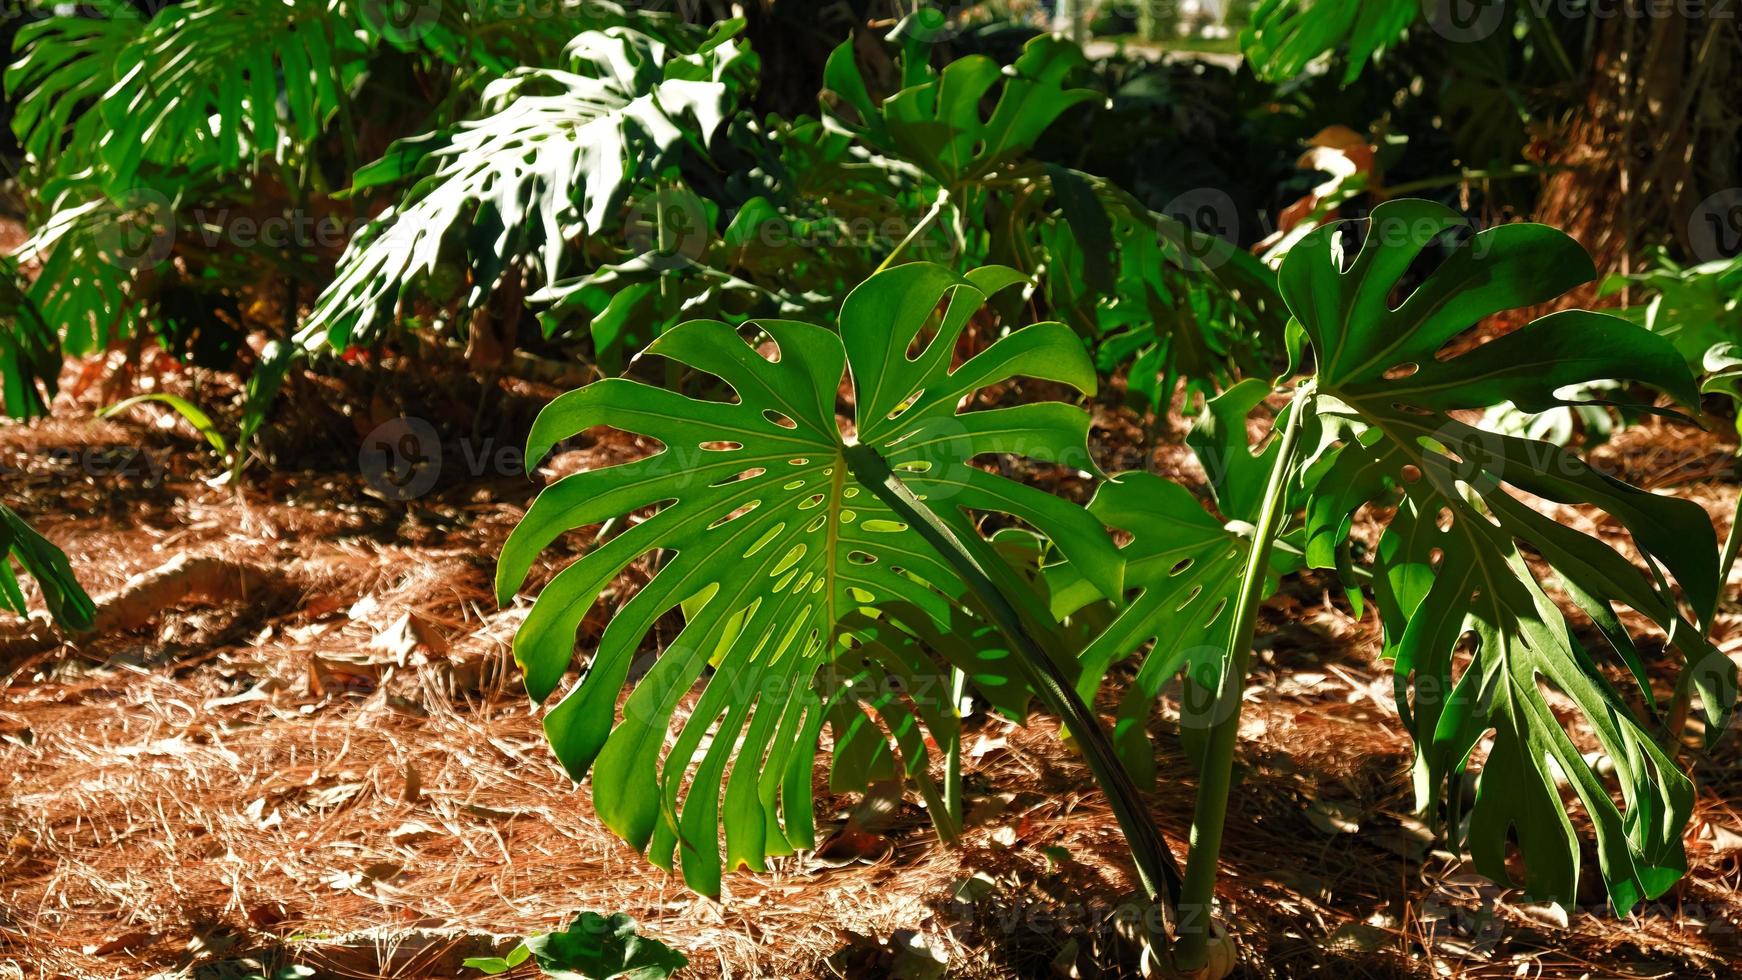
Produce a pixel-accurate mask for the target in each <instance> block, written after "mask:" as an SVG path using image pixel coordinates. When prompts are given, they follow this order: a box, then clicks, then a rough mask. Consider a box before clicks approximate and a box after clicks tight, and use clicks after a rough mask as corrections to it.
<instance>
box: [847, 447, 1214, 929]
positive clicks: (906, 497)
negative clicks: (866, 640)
mask: <svg viewBox="0 0 1742 980" xmlns="http://www.w3.org/2000/svg"><path fill="white" fill-rule="evenodd" d="M843 455H844V458H845V460H846V463H847V466H848V467H849V468H850V469H851V470H852V471H853V474H854V475H855V476H857V477H858V478H859V479H860V480H862V481H863V482H864V483H865V485H866V486H868V487H870V488H871V492H872V493H873V494H875V495H876V497H877V499H879V500H881V501H882V502H883V503H884V504H886V505H888V506H889V508H890V509H891V510H893V511H895V513H896V514H897V515H898V516H900V517H901V518H902V519H903V520H905V521H907V522H908V524H909V525H910V526H912V527H913V529H914V530H916V531H918V532H919V534H920V536H921V537H923V538H925V539H926V541H927V542H928V543H929V544H931V546H932V547H934V548H936V549H937V551H938V553H939V555H941V556H942V557H943V558H944V559H945V560H946V561H948V562H949V563H950V565H951V567H953V568H954V569H955V570H956V573H957V574H958V575H960V576H961V577H962V581H964V582H965V583H967V585H968V587H969V588H970V589H972V590H973V592H974V594H975V595H977V596H979V597H980V599H981V600H983V601H984V602H985V604H986V607H987V609H988V610H989V611H990V612H991V614H992V618H993V620H994V622H995V623H996V625H997V626H998V628H999V630H1000V631H1002V632H1003V633H1004V635H1005V636H1006V637H1007V638H1008V639H1009V640H1010V642H1011V645H1012V646H1013V647H1014V649H1015V651H1016V653H1017V654H1018V657H1017V661H1018V663H1020V664H1021V665H1022V668H1023V670H1024V672H1025V674H1027V678H1028V680H1029V682H1030V684H1031V685H1032V686H1033V689H1034V691H1035V693H1036V694H1037V695H1038V696H1039V697H1040V699H1041V701H1042V702H1044V703H1045V704H1046V706H1047V707H1048V708H1049V709H1050V710H1052V711H1053V712H1055V713H1056V714H1057V715H1058V716H1059V718H1060V720H1062V721H1063V722H1064V724H1065V727H1066V728H1067V729H1068V730H1069V731H1070V733H1071V735H1072V737H1074V738H1075V739H1076V740H1077V744H1078V746H1079V747H1080V748H1081V749H1082V753H1083V759H1084V761H1085V762H1087V763H1088V766H1089V771H1090V772H1091V773H1093V774H1094V776H1095V781H1096V782H1097V783H1099V784H1100V786H1101V790H1102V792H1104V793H1106V794H1107V802H1108V803H1109V804H1110V805H1111V807H1112V810H1113V815H1114V817H1115V818H1117V819H1118V821H1119V826H1120V829H1122V830H1123V831H1124V832H1125V841H1126V844H1127V845H1128V846H1129V847H1130V848H1131V857H1132V860H1133V862H1134V863H1135V864H1136V866H1137V877H1138V880H1139V882H1140V883H1141V885H1142V887H1143V891H1144V894H1145V896H1146V897H1147V898H1148V899H1149V901H1150V902H1152V903H1154V904H1155V905H1156V906H1158V907H1160V909H1161V910H1162V911H1163V913H1164V915H1165V917H1166V919H1167V920H1169V921H1177V919H1178V916H1177V914H1176V912H1175V910H1176V909H1177V907H1178V904H1179V896H1180V883H1181V875H1180V870H1179V864H1178V863H1177V862H1176V861H1175V860H1174V856H1173V852H1172V851H1170V850H1169V849H1168V846H1167V842H1166V841H1164V840H1163V839H1162V837H1161V832H1160V831H1159V830H1158V829H1157V828H1156V826H1155V823H1154V821H1153V820H1151V819H1150V816H1149V811H1148V808H1147V807H1146V806H1145V805H1144V802H1143V797H1142V795H1141V794H1140V793H1139V792H1138V790H1137V784H1136V783H1134V782H1132V779H1131V775H1130V774H1129V773H1128V772H1126V771H1125V766H1124V764H1123V763H1121V762H1120V761H1119V757H1118V756H1117V755H1116V754H1115V752H1114V749H1113V741H1112V739H1111V738H1110V737H1109V736H1108V734H1107V730H1106V728H1105V727H1103V726H1102V724H1101V720H1100V719H1099V718H1097V717H1096V716H1095V713H1094V711H1093V710H1091V709H1090V707H1089V706H1088V705H1087V704H1085V703H1084V702H1083V699H1082V698H1080V697H1078V696H1077V692H1076V689H1075V687H1074V685H1073V684H1072V683H1071V679H1070V678H1069V677H1066V676H1065V674H1064V672H1063V671H1062V670H1061V669H1060V668H1059V665H1058V662H1057V661H1055V660H1054V659H1053V658H1052V657H1051V656H1049V655H1048V653H1047V651H1046V650H1045V649H1044V648H1043V647H1042V645H1041V642H1040V641H1039V640H1037V639H1036V638H1035V636H1034V634H1033V633H1032V632H1031V631H1030V630H1029V629H1028V628H1027V627H1026V626H1024V625H1023V620H1022V615H1021V613H1020V612H1019V611H1018V610H1017V606H1016V604H1015V603H1014V602H1013V601H1012V600H1011V598H1010V597H1009V596H1007V595H1006V594H1005V593H1004V591H1003V590H1002V589H1000V588H999V587H998V586H997V585H996V584H995V583H994V582H993V580H992V578H991V577H990V576H989V575H988V574H987V572H986V570H985V569H984V568H983V567H982V564H981V560H980V558H978V557H976V556H975V555H974V553H973V552H971V551H970V550H969V549H968V546H967V545H966V544H965V543H964V542H963V541H962V539H961V538H960V537H958V536H957V535H956V533H955V531H954V530H952V529H951V528H950V527H949V525H947V524H945V523H944V521H943V519H942V518H940V517H939V516H938V514H937V512H936V511H933V510H932V509H931V508H930V507H929V506H927V505H926V504H925V503H924V502H923V501H921V500H920V499H919V498H918V497H916V496H914V494H913V492H912V491H911V490H909V489H908V488H907V485H906V484H904V483H902V482H901V479H900V478H899V477H897V476H896V475H895V473H894V472H892V471H891V470H890V468H889V464H888V462H887V461H886V460H884V459H883V457H882V456H881V455H880V454H879V453H878V452H877V450H876V449H874V448H873V447H871V446H866V445H860V444H853V445H848V446H847V447H846V448H845V450H844V453H843ZM1166 924H1167V923H1165V922H1162V921H1158V920H1156V919H1154V918H1153V917H1147V918H1146V920H1145V923H1144V925H1145V929H1146V931H1147V932H1148V934H1149V938H1150V942H1151V944H1152V945H1153V946H1154V947H1155V948H1156V949H1157V950H1165V949H1166V948H1167V945H1168V938H1167V932H1166V929H1165V925H1166Z"/></svg>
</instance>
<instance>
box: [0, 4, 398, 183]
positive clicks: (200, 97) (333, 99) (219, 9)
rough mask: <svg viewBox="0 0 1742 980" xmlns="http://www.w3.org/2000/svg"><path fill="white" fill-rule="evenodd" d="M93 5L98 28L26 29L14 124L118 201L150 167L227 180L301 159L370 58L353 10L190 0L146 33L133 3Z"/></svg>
mask: <svg viewBox="0 0 1742 980" xmlns="http://www.w3.org/2000/svg"><path fill="white" fill-rule="evenodd" d="M98 6H99V7H100V8H103V9H104V17H103V18H101V19H95V20H93V19H90V18H85V17H81V16H78V15H76V14H73V13H69V14H67V15H66V16H56V17H52V18H49V19H47V20H44V21H41V22H39V23H36V24H32V25H30V26H28V27H26V28H24V29H23V30H22V31H21V32H20V43H21V46H23V47H24V48H25V51H26V54H25V57H24V58H22V59H21V60H20V61H19V63H18V64H17V65H16V66H15V67H14V69H13V75H12V76H11V77H12V78H13V80H14V81H15V82H16V83H17V84H18V85H19V87H20V88H21V90H23V91H25V92H26V93H27V96H26V98H25V100H24V110H25V111H24V112H23V113H21V115H20V117H19V119H18V120H17V121H16V123H15V125H16V127H17V128H18V131H19V133H20V135H21V137H22V139H23V142H24V143H25V145H26V146H27V147H29V148H30V150H31V152H32V153H33V155H36V156H37V157H39V158H41V159H49V158H52V157H54V156H58V155H60V154H62V153H66V154H69V155H70V159H69V163H70V164H71V165H72V166H73V167H75V168H80V169H82V168H84V167H90V168H91V170H92V173H93V174H94V175H96V176H98V177H100V178H101V180H102V183H103V186H104V188H105V189H106V190H107V191H108V192H109V194H110V196H111V197H113V198H116V199H117V200H119V199H120V198H121V197H122V196H123V195H125V194H126V193H128V192H130V191H132V190H134V189H135V188H136V186H137V185H138V178H139V175H140V172H141V170H142V169H143V168H145V167H147V166H157V167H165V168H171V167H179V168H186V169H189V170H202V169H209V170H212V171H214V172H218V173H223V172H226V171H231V170H235V169H238V168H241V167H243V166H244V165H246V164H248V163H250V162H251V161H253V160H254V159H255V158H256V157H259V156H262V155H271V156H275V157H276V158H278V159H281V160H282V159H286V158H287V157H289V156H291V155H292V154H300V153H302V152H304V150H305V149H306V148H307V147H309V146H310V145H311V144H312V143H313V142H314V141H315V140H316V139H318V138H319V137H320V135H321V134H322V132H323V131H324V129H325V127H326V123H327V121H328V119H329V118H330V117H332V116H333V115H334V114H336V113H337V112H339V111H340V108H341V106H342V105H343V104H344V94H343V89H344V87H345V86H346V85H347V84H348V83H349V82H350V81H351V80H354V79H355V78H356V76H357V75H358V74H359V73H360V72H361V71H362V69H363V58H364V57H365V56H366V55H367V54H368V50H369V47H368V44H367V43H365V41H364V40H361V38H366V37H367V35H366V33H363V32H359V31H358V30H357V29H356V27H355V26H354V22H355V21H356V19H357V16H358V12H357V10H356V9H355V5H354V4H351V3H349V2H346V0H222V2H214V0H191V2H188V3H180V4H173V5H169V6H166V7H163V8H162V9H160V10H159V11H158V12H157V13H156V15H155V16H153V17H152V18H151V19H150V20H149V21H146V22H144V23H143V24H141V23H140V22H139V20H138V17H137V16H136V15H135V14H134V12H133V10H132V9H131V8H130V7H129V6H128V5H127V4H125V3H119V2H105V3H100V4H98ZM94 95H97V96H100V101H99V102H98V104H97V105H96V106H95V107H93V108H92V109H91V111H89V112H85V113H83V114H78V115H76V113H77V112H78V109H79V106H80V104H81V103H82V102H84V101H85V100H86V99H89V98H91V97H92V96H94ZM69 122H70V125H71V127H72V132H73V136H74V139H73V140H71V141H70V142H69V143H68V144H67V145H66V146H65V148H64V149H63V148H62V147H61V146H60V145H59V137H60V134H61V132H62V131H63V130H64V129H66V128H67V127H68V125H69Z"/></svg>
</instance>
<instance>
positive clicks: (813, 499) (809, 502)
mask: <svg viewBox="0 0 1742 980" xmlns="http://www.w3.org/2000/svg"><path fill="white" fill-rule="evenodd" d="M822 502H823V495H822V494H820V493H813V494H811V495H810V496H808V497H806V498H804V501H803V502H802V503H800V504H799V505H798V509H799V510H810V509H811V508H813V507H816V506H819V505H820V504H822Z"/></svg>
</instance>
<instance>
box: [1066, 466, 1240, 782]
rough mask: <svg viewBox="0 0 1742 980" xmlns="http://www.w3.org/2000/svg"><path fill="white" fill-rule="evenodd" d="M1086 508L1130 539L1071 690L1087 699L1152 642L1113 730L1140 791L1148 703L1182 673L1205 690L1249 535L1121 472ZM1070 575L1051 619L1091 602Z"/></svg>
mask: <svg viewBox="0 0 1742 980" xmlns="http://www.w3.org/2000/svg"><path fill="white" fill-rule="evenodd" d="M1089 512H1090V513H1092V514H1094V515H1095V517H1097V518H1098V519H1100V520H1101V521H1102V522H1103V523H1105V524H1107V525H1109V526H1111V527H1116V528H1119V529H1120V530H1122V531H1125V532H1127V533H1128V534H1130V536H1131V542H1130V543H1129V544H1127V545H1126V546H1125V547H1124V548H1123V549H1121V551H1120V557H1122V558H1123V559H1124V560H1125V588H1126V590H1127V593H1126V594H1127V599H1126V601H1125V602H1124V603H1123V605H1122V606H1121V608H1120V610H1119V613H1118V616H1117V618H1115V619H1114V620H1113V622H1112V623H1111V624H1110V625H1108V627H1107V628H1106V630H1105V631H1103V632H1102V633H1101V634H1100V635H1099V636H1097V637H1095V639H1094V641H1093V642H1091V643H1090V644H1089V645H1088V646H1087V647H1086V648H1084V649H1083V652H1082V654H1081V658H1080V671H1081V673H1080V674H1079V675H1078V681H1077V693H1078V694H1080V695H1081V696H1082V697H1083V698H1084V699H1085V700H1088V699H1090V698H1092V697H1093V696H1094V694H1095V692H1096V691H1097V690H1099V689H1100V687H1101V683H1102V682H1103V681H1104V680H1105V679H1106V674H1107V670H1108V669H1109V668H1110V667H1112V666H1113V665H1114V664H1115V663H1118V662H1119V661H1121V660H1124V659H1125V658H1126V657H1127V656H1129V655H1131V654H1132V653H1133V652H1135V651H1137V650H1138V649H1140V648H1142V647H1144V646H1145V645H1147V644H1151V643H1152V642H1153V646H1151V647H1150V649H1149V651H1148V653H1147V654H1146V655H1145V656H1144V659H1143V665H1142V667H1140V668H1139V669H1138V672H1137V675H1136V677H1135V678H1133V680H1132V681H1131V684H1130V686H1129V687H1127V688H1126V692H1125V695H1124V697H1123V698H1122V699H1121V700H1120V702H1119V708H1118V712H1117V717H1116V719H1115V721H1114V724H1113V741H1114V745H1115V747H1116V748H1117V749H1118V751H1119V758H1120V761H1122V762H1123V763H1124V764H1125V768H1126V769H1127V770H1128V771H1129V772H1130V773H1131V774H1132V778H1133V779H1135V780H1137V781H1138V784H1139V785H1148V784H1150V783H1153V782H1154V781H1155V748H1154V746H1152V745H1150V744H1149V736H1148V727H1149V726H1148V722H1149V717H1150V714H1151V712H1152V710H1153V708H1154V704H1155V699H1156V697H1157V696H1158V695H1159V694H1160V693H1161V689H1162V687H1163V686H1164V685H1165V684H1167V682H1168V681H1170V680H1172V679H1173V678H1174V676H1175V675H1177V674H1178V673H1179V672H1180V671H1181V670H1182V669H1185V670H1186V671H1187V672H1188V674H1189V675H1190V680H1191V681H1192V682H1194V683H1196V684H1198V685H1200V686H1202V687H1205V688H1207V689H1208V690H1215V687H1216V679H1217V678H1218V677H1219V676H1220V675H1221V664H1222V658H1223V657H1224V656H1226V655H1227V650H1228V642H1227V630H1228V625H1229V621H1230V620H1231V618H1232V616H1231V612H1232V606H1233V603H1234V602H1235V601H1236V600H1237V599H1238V597H1239V592H1240V573H1241V572H1242V571H1243V570H1244V568H1245V564H1246V554H1247V551H1248V549H1249V547H1250V544H1251V542H1250V537H1249V536H1248V537H1242V536H1240V535H1238V534H1235V533H1234V532H1232V531H1229V530H1228V529H1227V528H1225V527H1223V526H1222V522H1220V521H1218V520H1216V519H1215V518H1214V517H1212V516H1210V514H1208V513H1207V512H1206V511H1205V510H1204V508H1203V506H1202V505H1200V504H1199V503H1198V502H1197V500H1196V499H1194V498H1193V497H1192V495H1191V492H1190V491H1188V490H1186V489H1185V488H1184V487H1182V486H1180V485H1179V484H1177V483H1173V482H1170V481H1168V480H1164V479H1162V478H1161V477H1158V476H1155V475H1154V474H1151V473H1143V472H1133V473H1123V474H1120V475H1119V476H1118V477H1116V478H1115V479H1114V480H1112V481H1111V482H1108V483H1104V484H1102V485H1101V487H1100V488H1099V489H1098V490H1097V491H1096V492H1095V497H1094V499H1093V500H1092V501H1090V503H1089ZM1074 577H1075V576H1074V575H1071V576H1069V577H1068V578H1067V577H1063V576H1061V577H1059V578H1057V579H1056V585H1057V591H1056V592H1055V593H1054V595H1053V605H1052V611H1053V614H1054V615H1055V616H1060V617H1064V616H1070V615H1073V614H1076V613H1078V612H1079V611H1080V610H1081V609H1082V608H1083V607H1084V606H1085V605H1087V604H1088V603H1089V602H1091V601H1094V600H1096V599H1098V598H1099V596H1098V595H1097V594H1096V592H1095V590H1093V589H1092V588H1088V587H1085V586H1086V585H1087V583H1081V582H1076V581H1072V580H1071V579H1074Z"/></svg>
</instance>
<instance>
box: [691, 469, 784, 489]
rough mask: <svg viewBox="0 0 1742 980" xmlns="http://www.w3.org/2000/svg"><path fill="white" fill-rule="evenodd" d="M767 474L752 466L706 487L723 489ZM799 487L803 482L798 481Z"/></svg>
mask: <svg viewBox="0 0 1742 980" xmlns="http://www.w3.org/2000/svg"><path fill="white" fill-rule="evenodd" d="M767 472H768V471H767V470H766V469H763V468H762V467H760V466H752V467H750V468H749V469H747V470H744V471H743V472H741V473H734V474H732V475H731V476H728V477H726V478H725V479H724V480H720V481H719V482H717V483H710V484H708V486H710V487H724V486H730V485H731V484H734V483H741V482H743V481H745V480H754V479H756V478H757V477H759V476H762V475H763V474H765V473H767ZM799 485H800V486H803V485H804V481H803V480H800V481H799Z"/></svg>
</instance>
